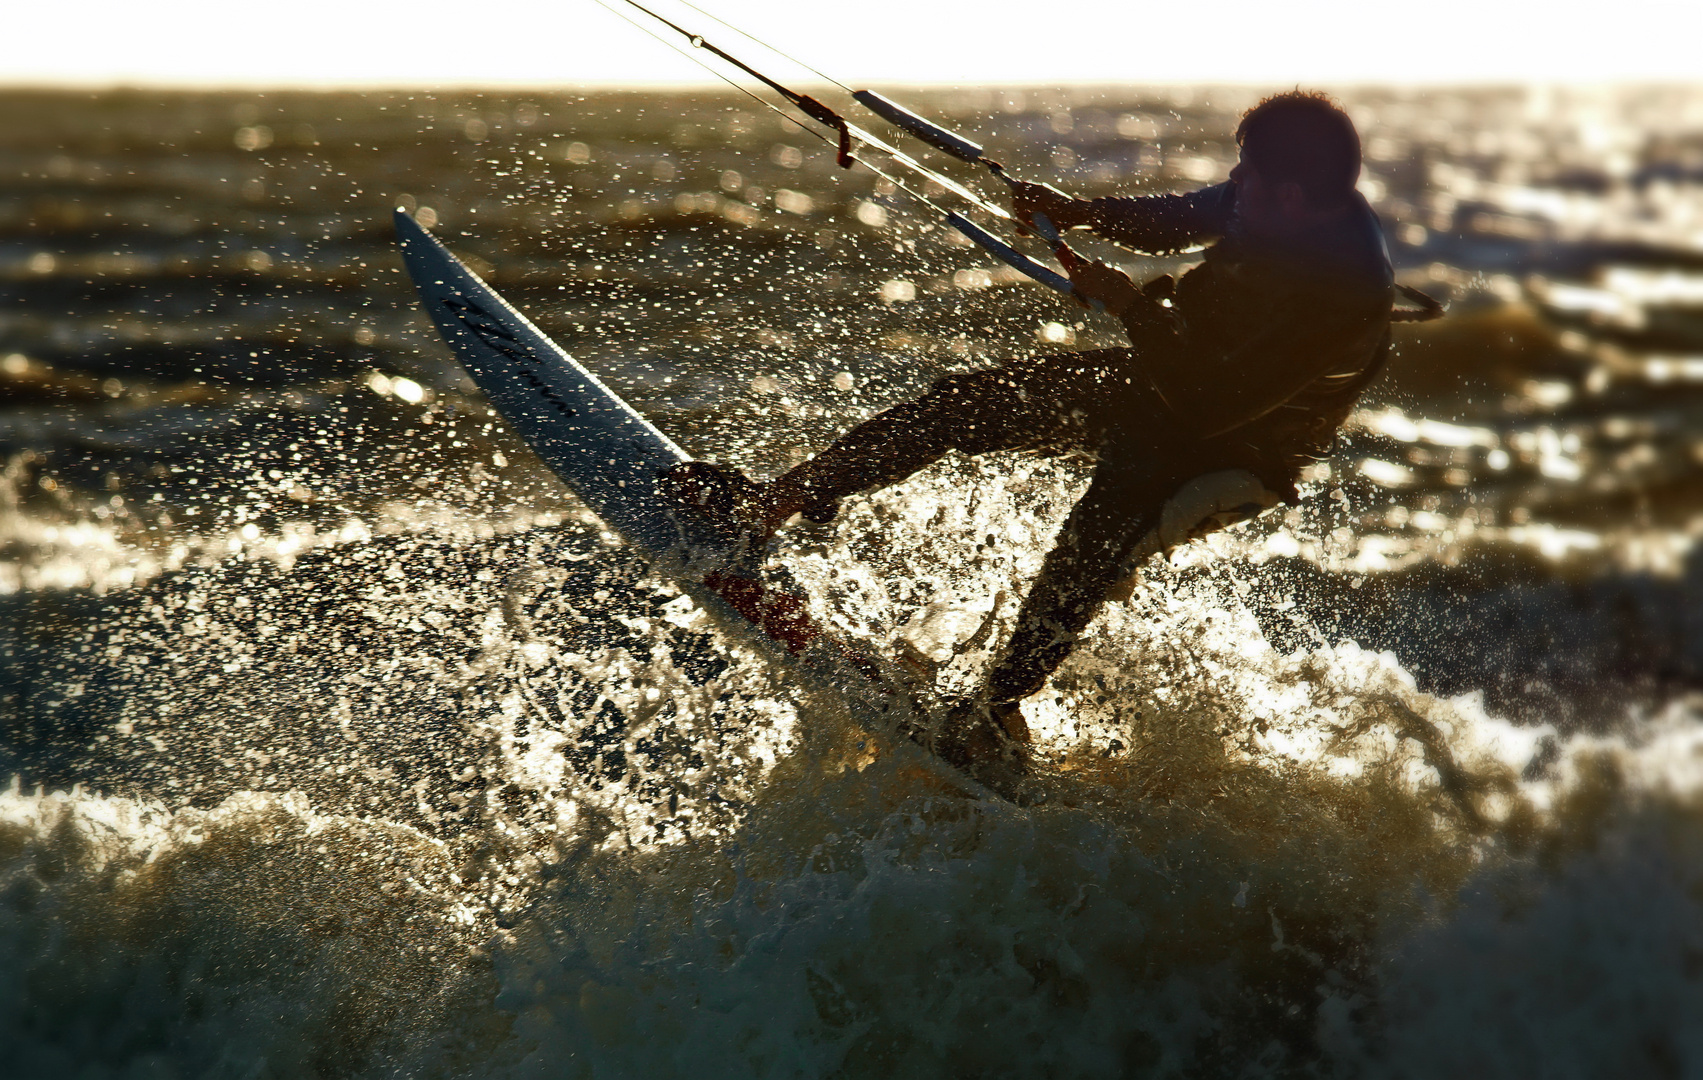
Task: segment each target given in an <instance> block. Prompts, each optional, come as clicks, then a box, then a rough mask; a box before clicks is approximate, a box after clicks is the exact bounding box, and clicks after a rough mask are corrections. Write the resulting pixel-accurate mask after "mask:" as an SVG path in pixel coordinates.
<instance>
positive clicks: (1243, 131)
mask: <svg viewBox="0 0 1703 1080" xmlns="http://www.w3.org/2000/svg"><path fill="white" fill-rule="evenodd" d="M1236 145H1237V146H1240V147H1241V148H1242V160H1241V162H1240V164H1238V165H1237V166H1236V169H1235V170H1234V171H1233V172H1231V174H1230V177H1231V179H1233V180H1235V181H1236V182H1237V185H1238V188H1239V189H1241V190H1240V196H1241V199H1240V202H1241V205H1242V210H1243V217H1244V218H1245V219H1250V220H1249V221H1248V223H1249V224H1254V225H1258V224H1259V223H1260V221H1262V220H1264V221H1266V222H1267V223H1268V224H1271V225H1273V226H1275V225H1278V224H1281V221H1282V219H1289V220H1291V221H1292V223H1294V224H1300V223H1301V222H1300V219H1302V218H1310V217H1312V216H1314V215H1317V214H1321V213H1323V214H1328V213H1330V212H1332V211H1335V210H1338V209H1340V208H1341V207H1343V206H1344V205H1346V204H1347V203H1348V201H1349V200H1350V199H1351V198H1352V197H1353V195H1354V185H1355V183H1356V182H1358V181H1359V179H1360V136H1359V134H1358V133H1357V132H1356V131H1355V130H1354V122H1353V121H1352V120H1350V119H1349V118H1348V114H1347V113H1345V112H1343V111H1342V109H1341V107H1340V106H1338V105H1337V104H1336V102H1334V101H1332V100H1331V99H1330V98H1329V97H1327V96H1325V95H1324V94H1320V93H1314V92H1310V91H1304V90H1291V91H1289V92H1288V93H1283V94H1277V95H1275V96H1273V97H1268V98H1266V99H1265V100H1264V101H1262V102H1260V103H1259V104H1258V105H1255V106H1254V107H1253V108H1251V109H1249V110H1248V111H1247V112H1246V113H1244V114H1243V116H1242V122H1241V124H1240V125H1239V126H1238V127H1237V128H1236Z"/></svg>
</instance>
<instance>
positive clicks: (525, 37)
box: [0, 0, 1703, 86]
mask: <svg viewBox="0 0 1703 1080" xmlns="http://www.w3.org/2000/svg"><path fill="white" fill-rule="evenodd" d="M610 2H611V3H613V4H615V5H616V6H621V5H620V0H610ZM695 2H697V3H699V6H700V7H704V8H706V9H707V10H709V11H713V12H715V13H716V14H717V15H719V16H720V17H722V18H725V19H727V20H728V21H729V22H732V23H734V24H735V25H737V26H739V27H741V28H742V29H744V30H748V31H750V32H751V33H753V34H756V35H757V36H758V37H761V38H764V39H765V40H767V41H769V42H771V43H772V44H774V45H776V46H778V47H780V48H783V49H785V50H786V51H788V52H789V53H791V54H793V55H795V56H797V57H798V58H799V59H801V60H804V61H806V62H808V63H810V64H813V65H814V66H815V67H817V68H819V69H821V70H822V71H823V72H825V73H827V74H829V75H832V76H834V77H835V78H837V79H839V80H841V81H842V82H846V83H850V84H853V85H856V86H865V85H867V86H879V85H882V84H886V85H913V84H921V83H959V84H1015V83H1030V84H1035V83H1039V84H1054V83H1062V82H1093V83H1137V84H1139V83H1176V82H1219V83H1222V82H1236V83H1256V84H1263V85H1271V84H1295V83H1301V84H1308V85H1315V84H1331V83H1346V82H1380V83H1403V82H1425V83H1459V82H1476V83H1483V82H1498V83H1507V82H1533V81H1540V82H1563V83H1604V82H1626V81H1679V82H1688V83H1689V82H1695V83H1699V84H1703V0H1613V2H1599V3H1591V4H1585V3H1579V2H1578V0H1548V2H1543V3H1540V2H1536V0H1521V2H1514V0H1426V2H1420V3H1409V2H1403V0H1146V2H1136V0H1069V2H1063V3H1061V2H1058V0H1052V2H1043V3H1036V4H1031V5H1027V8H1028V10H1030V11H1036V12H1039V13H1041V14H1042V15H1043V16H1045V17H1049V18H1052V19H1053V20H1054V21H1053V22H1051V23H1039V24H1036V23H1025V22H1023V21H1021V20H1018V19H1014V18H1013V17H1012V15H1011V14H1010V12H1012V11H1014V10H1016V8H1015V6H1014V5H1007V4H1002V3H997V2H996V3H989V4H980V5H971V4H968V3H963V2H961V0H960V2H945V0H849V2H848V0H832V2H821V0H817V2H810V0H695ZM647 6H651V7H653V9H655V10H658V11H660V12H661V13H663V14H666V15H668V16H669V17H670V18H673V19H675V21H676V22H679V23H680V24H681V25H683V26H685V27H686V28H687V29H689V30H692V31H694V32H697V33H701V34H703V35H704V36H705V37H706V38H708V39H709V40H711V41H712V42H714V43H716V44H718V45H720V46H721V47H722V48H724V49H727V50H728V51H729V52H731V53H733V54H734V55H736V56H741V57H743V58H746V59H748V60H751V61H753V62H755V63H756V66H758V67H759V68H762V67H763V64H762V63H761V62H758V61H769V62H771V63H773V65H774V67H775V74H777V76H779V77H781V78H782V81H783V82H784V81H788V80H796V81H800V82H807V81H809V80H808V79H805V78H801V77H800V72H799V69H797V68H789V67H788V66H787V65H786V64H785V63H784V62H776V61H773V59H772V57H770V56H767V55H765V54H764V53H763V52H762V50H760V49H757V48H755V47H753V46H750V45H749V44H748V43H746V42H745V41H744V40H743V39H741V38H740V37H739V36H738V35H737V34H735V33H733V32H731V31H729V30H726V29H724V28H722V27H719V26H718V25H717V24H715V23H714V22H712V21H711V20H709V19H708V18H706V17H704V16H703V15H699V14H697V13H696V12H694V11H692V10H691V9H689V8H687V7H684V6H682V5H681V3H680V2H679V0H656V3H655V4H650V5H647ZM9 7H10V14H8V15H7V16H6V17H5V52H6V59H5V61H4V62H0V83H10V84H20V83H23V84H29V83H54V84H67V83H70V84H80V85H91V84H92V85H112V84H117V83H126V84H169V85H209V84H211V85H225V84H228V85H245V86H254V85H268V86H325V85H362V84H365V85H408V86H433V85H440V86H441V85H536V86H578V85H608V84H615V83H623V84H641V85H654V84H678V83H703V82H705V81H706V80H708V79H709V78H710V76H708V75H706V74H705V73H704V72H703V71H702V69H700V68H698V67H697V66H695V65H693V64H692V63H691V62H690V61H689V60H687V59H685V58H683V57H681V56H680V55H678V54H677V53H675V52H673V51H671V50H669V49H668V48H666V47H664V46H663V45H662V44H660V43H659V42H657V41H654V40H652V39H651V38H649V37H647V36H645V35H644V34H643V33H641V32H640V31H638V30H636V29H634V28H633V27H631V26H629V25H627V24H626V23H623V22H622V21H620V20H619V19H618V18H616V17H615V16H614V15H612V14H610V13H609V12H608V11H606V10H604V9H602V8H600V7H599V6H598V4H597V2H596V0H548V2H541V0H478V2H475V3H469V2H467V0H416V2H413V3H406V4H402V3H378V2H376V0H272V2H268V3H256V2H253V0H247V2H244V0H155V2H153V3H135V2H134V0H127V2H117V0H46V2H42V0H36V2H32V3H21V2H20V3H16V4H13V5H9ZM632 14H635V15H636V14H637V13H636V12H634V13H632ZM746 53H749V54H750V55H749V56H748V57H746V56H745V54H746Z"/></svg>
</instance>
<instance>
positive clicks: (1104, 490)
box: [988, 439, 1184, 739]
mask: <svg viewBox="0 0 1703 1080" xmlns="http://www.w3.org/2000/svg"><path fill="white" fill-rule="evenodd" d="M1165 457H1166V455H1162V454H1161V453H1160V452H1159V451H1158V449H1157V446H1156V444H1155V441H1154V440H1150V439H1142V440H1139V441H1136V442H1134V443H1132V442H1130V441H1127V440H1121V439H1120V440H1118V442H1117V444H1116V445H1113V446H1108V448H1107V450H1106V451H1105V452H1104V454H1103V456H1102V460H1101V463H1100V465H1099V467H1098V468H1097V469H1096V470H1095V472H1094V479H1093V481H1092V482H1091V483H1090V484H1089V486H1088V490H1087V491H1086V492H1085V493H1083V496H1082V498H1081V499H1080V500H1078V501H1077V503H1076V506H1075V507H1074V508H1073V509H1072V510H1071V512H1070V516H1069V517H1068V518H1067V519H1066V520H1065V523H1064V527H1063V528H1062V529H1060V530H1059V535H1058V540H1057V541H1056V543H1055V544H1054V546H1053V549H1052V551H1050V552H1048V553H1047V557H1046V561H1045V562H1044V563H1043V564H1042V566H1041V572H1040V573H1039V574H1038V575H1036V578H1035V581H1034V583H1033V584H1032V585H1031V586H1030V588H1029V593H1028V595H1027V596H1025V597H1024V599H1023V606H1022V608H1021V609H1019V611H1018V614H1017V626H1016V629H1015V630H1014V631H1013V632H1012V635H1011V640H1010V641H1009V642H1007V643H1006V647H1005V651H1004V654H1003V655H1002V656H1001V658H1000V660H999V661H998V663H996V664H995V665H994V668H993V671H992V672H991V673H990V675H989V677H988V699H989V701H990V703H991V704H992V705H993V707H994V711H995V713H996V715H997V716H998V717H999V718H1000V719H1001V720H1002V721H1003V722H1004V724H1005V726H1006V728H1007V730H1008V731H1010V733H1011V734H1012V736H1013V737H1015V738H1019V739H1022V738H1025V737H1026V735H1027V731H1026V729H1025V728H1024V727H1023V722H1022V717H1021V713H1018V712H1017V710H1016V704H1017V703H1018V702H1020V701H1022V700H1023V699H1024V698H1026V697H1028V696H1029V695H1031V694H1033V693H1035V692H1036V691H1038V690H1040V688H1041V687H1042V686H1043V685H1044V684H1045V683H1046V681H1047V677H1048V676H1049V675H1051V674H1052V673H1053V671H1054V670H1055V669H1056V668H1057V667H1058V666H1059V665H1060V664H1061V663H1063V662H1064V659H1065V657H1067V656H1069V655H1070V652H1071V650H1072V649H1074V648H1075V646H1076V641H1077V638H1078V636H1079V635H1080V634H1081V633H1082V631H1083V629H1084V628H1086V627H1087V625H1088V624H1089V623H1090V622H1092V621H1093V619H1094V616H1095V615H1096V614H1098V613H1099V611H1100V607H1101V605H1103V604H1104V603H1105V599H1106V593H1107V591H1108V590H1110V589H1111V587H1112V586H1113V585H1115V584H1116V583H1117V582H1118V581H1119V579H1120V577H1121V576H1122V574H1123V572H1124V571H1125V569H1126V564H1127V562H1128V560H1129V558H1130V556H1131V554H1132V553H1133V552H1134V551H1135V549H1136V546H1137V545H1138V544H1140V543H1141V541H1142V539H1143V538H1144V537H1146V536H1147V534H1148V533H1149V532H1150V531H1152V530H1153V529H1154V528H1155V527H1156V526H1157V525H1158V524H1159V520H1160V516H1161V514H1162V512H1163V510H1164V505H1165V500H1166V499H1168V498H1169V497H1170V496H1171V494H1172V493H1173V492H1174V491H1175V490H1176V489H1177V486H1178V485H1179V484H1180V483H1181V482H1182V480H1183V479H1184V477H1183V475H1182V473H1181V472H1180V471H1179V470H1178V469H1177V468H1175V467H1174V466H1171V465H1169V464H1168V463H1167V462H1166V461H1165V460H1164V459H1165Z"/></svg>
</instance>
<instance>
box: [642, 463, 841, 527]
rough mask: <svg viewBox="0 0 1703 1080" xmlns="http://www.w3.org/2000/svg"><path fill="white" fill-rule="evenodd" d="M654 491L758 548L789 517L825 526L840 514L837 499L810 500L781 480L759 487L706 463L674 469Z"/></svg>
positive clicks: (729, 470)
mask: <svg viewBox="0 0 1703 1080" xmlns="http://www.w3.org/2000/svg"><path fill="white" fill-rule="evenodd" d="M658 489H659V490H660V491H662V492H663V493H664V494H665V495H666V496H668V497H671V498H673V499H675V500H677V501H679V502H682V503H685V504H686V505H688V506H693V507H696V508H697V509H698V510H700V511H702V512H703V513H704V514H705V516H707V517H709V518H711V519H712V520H714V521H717V522H720V523H722V524H724V525H728V526H730V527H732V528H734V529H736V530H737V531H739V532H742V533H744V534H745V535H746V536H747V537H749V538H750V539H751V540H752V541H754V542H755V543H759V544H760V543H763V542H765V541H767V540H768V539H769V537H771V536H773V535H775V533H776V532H777V531H779V529H780V527H781V526H782V525H784V524H786V522H787V519H788V518H790V517H792V515H794V514H803V515H804V516H805V517H806V518H808V519H809V520H811V521H813V522H815V523H816V524H818V525H826V524H827V523H828V522H830V521H832V520H834V516H835V515H836V514H837V513H838V512H839V500H838V499H833V498H820V497H812V496H810V495H808V494H806V493H805V492H802V491H799V490H796V489H795V488H793V487H792V486H790V485H788V484H786V483H784V478H783V479H782V481H777V482H776V483H772V484H759V483H756V482H755V481H753V480H751V479H750V478H749V477H747V476H746V475H745V474H744V473H742V472H740V471H739V470H738V469H733V468H729V467H728V466H726V465H717V464H715V463H714V462H709V461H687V462H683V463H682V464H680V465H677V466H675V467H674V468H673V469H670V470H669V471H668V473H667V474H666V475H665V476H663V478H662V481H661V483H660V484H658Z"/></svg>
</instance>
